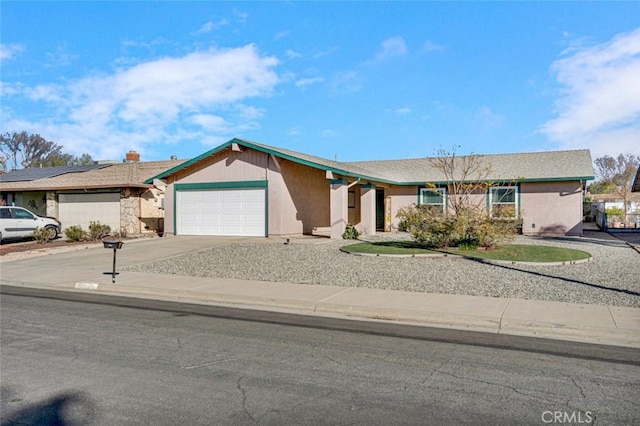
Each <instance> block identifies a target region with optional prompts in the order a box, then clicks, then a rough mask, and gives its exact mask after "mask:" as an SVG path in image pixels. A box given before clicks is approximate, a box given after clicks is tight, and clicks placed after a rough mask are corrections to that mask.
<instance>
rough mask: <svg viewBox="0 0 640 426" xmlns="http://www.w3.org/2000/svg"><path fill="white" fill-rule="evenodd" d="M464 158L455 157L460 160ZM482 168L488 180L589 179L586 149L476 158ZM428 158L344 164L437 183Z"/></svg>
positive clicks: (435, 170) (396, 178)
mask: <svg viewBox="0 0 640 426" xmlns="http://www.w3.org/2000/svg"><path fill="white" fill-rule="evenodd" d="M465 158H468V157H464V156H462V157H458V160H459V161H464V159H465ZM478 159H479V161H480V163H481V164H482V167H488V170H489V171H488V174H487V176H486V178H487V179H488V180H505V179H507V180H514V179H517V180H519V181H527V180H556V179H566V178H580V179H593V164H592V162H591V154H590V153H589V150H588V149H581V150H572V151H547V152H528V153H519V154H493V155H480V156H478ZM432 160H433V159H431V158H414V159H408V160H385V161H358V162H353V163H345V164H346V165H348V166H351V165H354V166H358V167H360V168H363V169H365V170H379V172H380V173H382V174H384V175H385V176H386V178H387V179H389V180H394V181H397V182H404V183H408V182H440V181H444V180H446V178H445V176H444V174H443V173H442V171H440V170H439V169H438V168H436V167H434V165H433V162H432Z"/></svg>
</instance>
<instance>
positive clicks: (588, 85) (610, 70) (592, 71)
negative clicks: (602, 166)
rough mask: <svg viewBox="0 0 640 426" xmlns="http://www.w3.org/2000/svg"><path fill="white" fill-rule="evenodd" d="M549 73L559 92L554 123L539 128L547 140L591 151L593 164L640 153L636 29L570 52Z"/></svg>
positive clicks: (639, 54) (639, 58)
mask: <svg viewBox="0 0 640 426" xmlns="http://www.w3.org/2000/svg"><path fill="white" fill-rule="evenodd" d="M551 69H552V71H553V72H554V73H555V74H556V76H557V80H558V82H559V83H560V84H561V86H562V90H561V91H560V92H559V98H558V99H557V101H556V110H557V117H556V118H554V119H552V120H549V121H547V122H546V123H544V124H543V125H542V127H541V131H542V132H543V133H545V134H546V135H547V137H548V138H549V139H550V140H552V141H555V142H558V143H559V144H560V146H561V147H563V148H590V149H591V151H592V155H593V156H594V158H597V157H600V156H602V155H605V154H608V155H616V154H618V153H623V152H630V153H634V152H635V153H640V78H639V77H638V76H640V28H638V29H636V30H634V31H631V32H628V33H622V34H618V35H617V36H615V37H614V38H612V39H611V40H609V41H607V42H604V43H600V44H596V45H591V46H584V45H583V46H580V47H576V46H573V47H572V48H571V49H570V50H568V51H567V52H565V53H564V57H562V58H560V59H558V60H556V61H555V62H554V63H553V64H552V66H551Z"/></svg>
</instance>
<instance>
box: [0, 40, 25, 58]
mask: <svg viewBox="0 0 640 426" xmlns="http://www.w3.org/2000/svg"><path fill="white" fill-rule="evenodd" d="M23 50H24V46H22V45H21V44H15V43H14V44H0V60H2V61H5V60H7V59H13V58H15V57H16V55H17V54H18V53H20V52H22V51H23Z"/></svg>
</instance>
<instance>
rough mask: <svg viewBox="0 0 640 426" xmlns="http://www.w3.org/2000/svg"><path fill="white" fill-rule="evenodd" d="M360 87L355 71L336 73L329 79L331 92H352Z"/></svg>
mask: <svg viewBox="0 0 640 426" xmlns="http://www.w3.org/2000/svg"><path fill="white" fill-rule="evenodd" d="M360 89H362V84H361V83H360V78H359V76H358V73H357V72H355V71H348V72H343V73H339V74H337V75H336V76H335V77H334V78H333V80H332V81H331V93H332V94H334V95H335V94H344V93H354V92H357V91H359V90H360Z"/></svg>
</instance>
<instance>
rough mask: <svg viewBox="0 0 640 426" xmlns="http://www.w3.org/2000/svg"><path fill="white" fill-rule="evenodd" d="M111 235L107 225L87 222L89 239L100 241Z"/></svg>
mask: <svg viewBox="0 0 640 426" xmlns="http://www.w3.org/2000/svg"><path fill="white" fill-rule="evenodd" d="M110 233H111V227H110V226H109V225H103V224H101V223H100V222H89V239H90V240H93V241H95V240H101V239H103V238H104V237H106V236H107V235H109V234H110Z"/></svg>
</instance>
